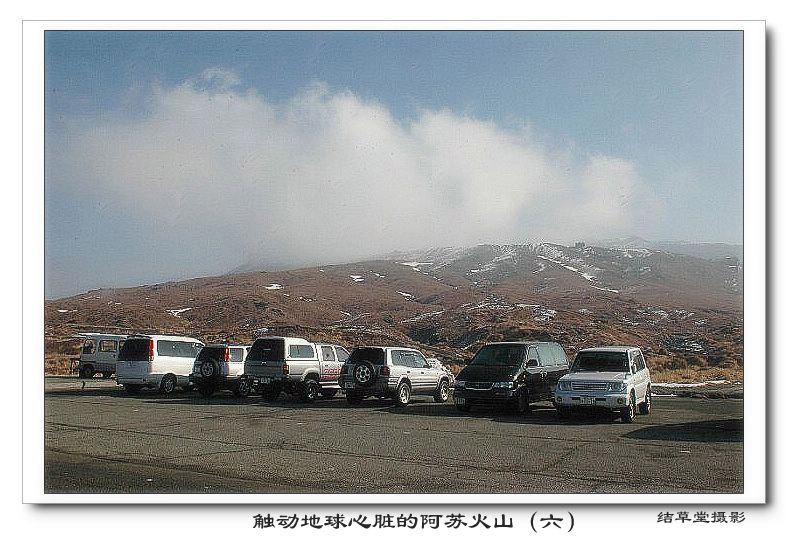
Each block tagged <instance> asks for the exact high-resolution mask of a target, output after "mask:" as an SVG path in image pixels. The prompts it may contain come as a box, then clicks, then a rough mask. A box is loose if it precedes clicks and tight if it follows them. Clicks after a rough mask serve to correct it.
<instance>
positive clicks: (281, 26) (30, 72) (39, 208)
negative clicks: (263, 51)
mask: <svg viewBox="0 0 788 544" xmlns="http://www.w3.org/2000/svg"><path fill="white" fill-rule="evenodd" d="M22 27H23V28H22V41H23V67H22V71H23V73H22V76H23V111H22V114H23V134H22V136H23V139H22V145H23V151H22V154H23V157H22V160H23V162H22V166H23V179H22V183H23V187H22V192H23V208H22V213H23V294H22V296H23V315H22V319H23V321H22V326H23V362H24V364H23V365H22V370H23V385H22V388H23V390H22V394H23V419H22V424H23V441H22V447H23V467H22V470H23V472H22V476H23V502H25V503H62V504H92V503H103V504H112V503H114V504H137V503H145V504H149V503H162V504H163V503H167V504H217V503H221V504H269V505H282V504H318V503H331V504H346V505H349V504H367V505H370V504H392V505H393V504H433V505H437V504H498V505H503V504H511V505H514V504H591V503H593V504H618V505H620V504H627V505H632V504H763V503H765V502H766V438H767V437H766V424H765V421H766V417H765V416H766V413H765V412H766V401H765V392H766V387H765V385H766V364H767V361H766V330H767V328H766V224H765V221H764V218H765V217H766V201H765V197H766V58H765V55H766V47H765V41H766V25H765V22H764V21H653V20H652V21H511V20H509V21H448V20H447V21H432V20H429V21H419V20H400V21H397V20H380V21H367V20H364V21H361V20H356V21H352V20H351V21H315V20H267V21H182V20H139V21H131V20H111V21H110V20H85V21H75V20H68V21H48V20H27V21H24V22H23V24H22ZM47 30H85V31H89V30H150V31H156V30H161V31H164V30H193V31H197V30H214V31H222V30H304V31H312V30H458V31H464V30H542V31H548V30H564V31H565V30H597V31H601V30H621V31H626V30H678V31H681V30H684V31H690V30H733V31H742V32H743V33H744V40H743V43H744V51H743V63H744V70H743V90H744V93H743V101H744V104H743V106H744V107H743V111H744V113H743V117H744V119H743V137H744V146H743V147H744V150H743V160H744V163H743V166H744V169H743V173H744V179H743V196H744V199H743V202H744V206H743V215H744V220H743V225H744V238H743V240H744V264H745V265H746V266H745V267H744V268H745V270H744V282H743V283H744V360H745V361H746V365H747V366H746V374H745V378H746V379H745V380H744V391H745V393H744V429H745V432H744V491H743V493H740V494H739V493H737V494H637V493H633V494H248V495H247V494H205V495H197V494H158V495H151V494H144V495H143V494H47V493H44V372H43V364H44V342H43V339H44V213H43V210H44V61H45V59H44V32H45V31H47Z"/></svg>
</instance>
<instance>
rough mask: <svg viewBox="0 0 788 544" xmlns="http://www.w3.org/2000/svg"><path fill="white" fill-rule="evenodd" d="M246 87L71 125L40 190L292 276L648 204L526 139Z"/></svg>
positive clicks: (554, 234)
mask: <svg viewBox="0 0 788 544" xmlns="http://www.w3.org/2000/svg"><path fill="white" fill-rule="evenodd" d="M206 82H207V83H208V85H206ZM239 84H240V80H239V79H238V77H237V75H235V74H234V73H232V72H229V71H226V70H223V69H220V68H211V69H208V70H206V71H204V72H203V73H202V76H201V78H200V79H198V80H196V81H187V82H184V83H183V84H181V85H178V86H176V87H173V88H163V87H156V88H155V89H154V91H153V93H152V97H151V101H150V114H149V115H146V116H145V117H144V118H140V119H128V118H123V117H121V116H109V117H107V116H103V117H100V118H99V117H97V118H94V119H91V120H82V121H79V122H73V123H72V124H71V125H70V129H69V131H68V133H67V134H66V135H65V137H63V138H62V139H60V140H59V141H58V142H57V143H56V144H54V145H52V146H51V147H50V148H49V150H48V166H49V167H48V181H47V182H48V183H60V184H71V185H73V190H74V191H79V192H80V193H82V194H97V195H102V197H107V196H112V197H113V199H115V200H118V201H122V202H127V203H129V205H130V206H133V207H134V208H135V212H136V213H137V214H139V215H140V216H142V217H145V218H149V221H150V222H151V223H153V224H156V225H158V226H160V232H161V233H162V236H172V235H173V233H174V232H177V233H188V236H186V237H185V238H184V240H183V242H182V243H183V244H187V245H191V246H193V247H194V251H195V252H204V253H210V248H211V247H212V246H215V245H217V244H221V245H222V247H224V248H227V247H230V248H232V250H233V251H235V252H236V254H237V256H238V261H239V262H240V261H242V260H243V258H244V255H247V256H253V255H259V256H262V258H263V260H264V261H268V262H275V263H287V262H293V263H296V264H302V263H307V262H310V263H318V262H339V261H343V260H352V259H355V258H361V257H367V256H370V255H376V254H381V253H384V252H387V251H392V250H397V249H408V248H415V247H427V246H438V245H462V244H472V243H478V242H493V243H495V242H516V241H526V240H535V239H548V240H555V241H560V240H566V241H569V240H571V239H572V238H575V237H581V238H582V237H585V236H588V235H589V234H590V233H593V234H594V235H595V236H597V237H601V236H605V235H611V234H618V233H624V232H631V231H632V230H631V229H632V228H633V227H634V222H635V218H636V216H637V215H638V211H637V210H638V203H642V202H644V201H648V200H649V198H650V197H648V192H647V190H646V187H645V185H644V183H643V180H641V179H640V177H639V176H638V173H637V168H636V165H635V164H633V163H632V162H630V161H628V160H626V159H622V158H616V157H608V156H601V155H582V154H580V153H579V152H578V151H577V150H576V149H574V148H573V147H572V146H570V145H569V144H567V146H566V148H565V149H548V148H546V147H544V146H543V145H541V144H539V143H537V142H536V140H535V139H534V138H533V137H532V132H533V128H529V129H527V130H526V129H523V130H521V131H518V130H511V129H504V128H502V127H500V126H498V125H496V124H495V123H493V122H490V121H483V120H479V119H474V118H471V117H467V116H463V115H458V114H456V113H453V112H451V111H448V110H441V111H423V112H421V113H420V114H419V115H418V116H416V117H415V118H414V119H412V120H410V121H400V120H398V119H396V118H394V117H393V116H392V114H391V112H390V111H389V110H388V109H387V108H386V107H385V106H384V105H382V104H380V103H377V102H374V101H369V100H363V99H361V98H359V97H357V96H356V95H354V94H353V93H351V92H349V91H333V90H330V89H328V88H327V87H326V86H324V85H321V84H315V85H312V86H310V87H308V88H306V89H304V90H303V91H302V92H300V93H299V94H297V95H296V96H294V97H292V98H291V99H290V100H288V101H286V102H284V103H272V102H270V101H268V100H266V99H265V97H263V96H262V95H260V94H259V93H258V92H257V91H255V90H254V89H252V90H248V91H240V90H238V86H239ZM641 209H642V208H641ZM233 264H234V263H228V266H227V268H231V267H232V265H233Z"/></svg>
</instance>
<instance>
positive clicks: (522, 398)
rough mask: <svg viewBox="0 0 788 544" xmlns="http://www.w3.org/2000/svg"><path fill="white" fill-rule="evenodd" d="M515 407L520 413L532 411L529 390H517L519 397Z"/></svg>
mask: <svg viewBox="0 0 788 544" xmlns="http://www.w3.org/2000/svg"><path fill="white" fill-rule="evenodd" d="M515 400H516V404H515V409H516V410H517V413H518V414H521V415H524V414H530V413H531V398H530V396H529V395H528V391H527V390H525V389H521V390H520V391H518V392H517V398H516V399H515Z"/></svg>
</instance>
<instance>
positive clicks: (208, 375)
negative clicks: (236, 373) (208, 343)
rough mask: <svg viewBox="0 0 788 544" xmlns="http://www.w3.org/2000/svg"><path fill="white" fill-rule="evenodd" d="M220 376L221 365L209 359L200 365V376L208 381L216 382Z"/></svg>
mask: <svg viewBox="0 0 788 544" xmlns="http://www.w3.org/2000/svg"><path fill="white" fill-rule="evenodd" d="M218 374H219V363H217V362H216V361H214V360H213V359H208V360H207V361H203V362H202V363H201V364H200V376H202V377H203V378H204V379H206V380H215V379H216V376H218Z"/></svg>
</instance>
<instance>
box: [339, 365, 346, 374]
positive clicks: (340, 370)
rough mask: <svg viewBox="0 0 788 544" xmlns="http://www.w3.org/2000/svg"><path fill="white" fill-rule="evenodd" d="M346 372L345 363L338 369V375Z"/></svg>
mask: <svg viewBox="0 0 788 544" xmlns="http://www.w3.org/2000/svg"><path fill="white" fill-rule="evenodd" d="M343 374H347V365H342V368H340V369H339V375H340V376H341V375H343Z"/></svg>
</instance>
